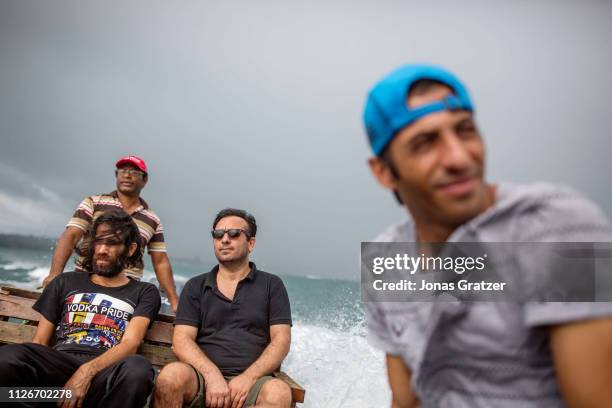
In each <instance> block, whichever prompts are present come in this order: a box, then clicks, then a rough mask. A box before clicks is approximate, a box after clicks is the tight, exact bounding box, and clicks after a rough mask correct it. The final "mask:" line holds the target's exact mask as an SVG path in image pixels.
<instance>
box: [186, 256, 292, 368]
mask: <svg viewBox="0 0 612 408" xmlns="http://www.w3.org/2000/svg"><path fill="white" fill-rule="evenodd" d="M249 265H250V266H251V271H250V272H249V274H248V275H247V276H246V277H245V278H244V279H243V280H241V281H240V282H238V286H237V287H236V293H235V294H234V299H233V300H229V299H228V298H227V297H225V296H224V295H223V294H222V293H221V291H220V290H219V288H218V287H217V272H218V271H219V266H218V265H217V266H215V267H214V268H213V269H212V270H211V271H210V272H208V273H204V274H202V275H198V276H195V277H193V278H191V279H190V280H189V281H187V283H186V284H185V287H184V288H183V291H182V293H181V298H180V301H179V305H178V310H177V312H176V318H175V319H174V324H175V325H177V324H185V325H189V326H194V327H197V328H198V329H199V330H198V334H197V338H196V342H197V343H198V345H199V346H200V348H201V349H202V351H203V352H204V353H205V354H206V356H207V357H208V358H209V359H210V360H211V361H212V362H213V363H215V365H216V366H217V367H219V370H221V373H223V375H239V374H240V373H242V372H243V371H244V370H246V369H247V368H248V367H249V366H250V365H251V364H253V362H254V361H255V360H257V358H258V357H259V356H260V355H261V353H262V352H263V351H264V349H265V348H266V347H267V346H268V344H269V343H270V326H272V325H274V324H289V325H291V308H290V306H289V296H287V290H286V289H285V285H284V284H283V281H282V280H281V279H280V278H279V277H278V276H275V275H272V274H270V273H267V272H264V271H260V270H258V269H257V267H256V266H255V264H254V263H252V262H251V263H249Z"/></svg>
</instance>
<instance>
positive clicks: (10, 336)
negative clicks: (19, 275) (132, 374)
mask: <svg viewBox="0 0 612 408" xmlns="http://www.w3.org/2000/svg"><path fill="white" fill-rule="evenodd" d="M39 296H40V293H39V292H34V291H30V290H25V289H18V288H14V287H4V286H0V345H1V344H11V343H24V342H28V341H31V340H32V338H33V337H34V332H35V331H36V326H37V325H38V321H39V320H40V314H39V313H38V312H36V311H35V310H34V309H32V305H33V304H34V302H35V301H36V299H38V297H39ZM173 320H174V316H171V315H166V314H159V315H158V317H157V320H155V321H154V322H153V324H152V325H151V327H150V328H149V330H148V331H147V334H146V336H145V339H144V342H143V344H141V346H140V348H139V350H138V354H141V355H143V356H144V357H146V358H147V359H148V360H149V361H150V362H151V364H152V365H153V366H154V367H155V368H156V369H159V368H161V367H163V366H164V365H166V364H168V363H171V362H173V361H177V358H176V356H175V355H174V353H173V352H172V349H171V344H172V330H173V326H172V322H173ZM274 376H275V377H277V378H279V379H281V380H283V381H285V382H286V383H287V384H288V385H289V387H291V395H292V399H293V404H292V406H293V407H295V405H296V404H297V403H302V402H304V397H305V394H306V390H304V388H302V387H301V386H300V385H299V384H298V383H296V382H295V381H294V380H293V379H292V378H291V377H289V376H288V375H287V374H286V373H284V372H282V371H277V372H275V373H274Z"/></svg>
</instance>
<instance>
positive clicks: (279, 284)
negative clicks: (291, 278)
mask: <svg viewBox="0 0 612 408" xmlns="http://www.w3.org/2000/svg"><path fill="white" fill-rule="evenodd" d="M269 296H270V309H269V320H268V321H269V322H270V326H272V325H275V324H288V325H292V320H291V305H290V304H289V295H288V294H287V289H286V288H285V285H284V284H283V281H282V280H281V279H280V278H279V277H276V276H275V277H274V279H272V282H271V283H270V295H269Z"/></svg>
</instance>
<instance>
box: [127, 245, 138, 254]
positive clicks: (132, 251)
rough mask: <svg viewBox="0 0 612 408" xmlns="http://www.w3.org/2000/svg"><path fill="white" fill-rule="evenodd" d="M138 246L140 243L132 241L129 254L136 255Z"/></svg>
mask: <svg viewBox="0 0 612 408" xmlns="http://www.w3.org/2000/svg"><path fill="white" fill-rule="evenodd" d="M136 248H138V244H136V243H135V242H132V243H131V244H130V247H129V248H128V256H132V255H134V252H136Z"/></svg>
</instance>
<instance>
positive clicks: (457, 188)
mask: <svg viewBox="0 0 612 408" xmlns="http://www.w3.org/2000/svg"><path fill="white" fill-rule="evenodd" d="M477 182H478V179H477V178H475V177H464V178H461V179H457V180H453V181H451V182H450V183H443V184H440V185H438V186H437V189H438V190H439V191H441V192H442V193H443V194H445V195H448V196H451V197H454V198H461V197H465V196H468V195H470V194H472V193H473V192H474V190H475V189H476V185H477Z"/></svg>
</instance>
